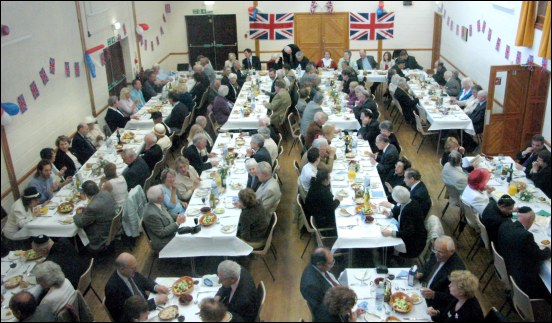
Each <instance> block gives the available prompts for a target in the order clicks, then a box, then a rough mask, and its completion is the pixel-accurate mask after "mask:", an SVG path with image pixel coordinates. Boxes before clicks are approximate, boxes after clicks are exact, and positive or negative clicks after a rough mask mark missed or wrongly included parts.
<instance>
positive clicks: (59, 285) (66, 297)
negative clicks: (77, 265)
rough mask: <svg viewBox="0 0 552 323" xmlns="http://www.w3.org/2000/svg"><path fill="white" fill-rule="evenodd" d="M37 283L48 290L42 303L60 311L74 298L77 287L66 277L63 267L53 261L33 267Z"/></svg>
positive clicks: (56, 311) (55, 311)
mask: <svg viewBox="0 0 552 323" xmlns="http://www.w3.org/2000/svg"><path fill="white" fill-rule="evenodd" d="M33 273H34V275H35V277H36V282H37V284H39V285H40V287H42V288H43V289H44V290H48V292H46V295H45V296H44V298H42V301H41V302H40V305H42V304H44V305H46V306H48V307H50V309H51V310H52V312H53V313H56V314H57V313H58V312H59V311H61V310H62V309H63V307H64V306H65V305H67V304H68V303H69V302H70V301H71V300H72V298H73V295H74V293H75V289H74V288H73V285H71V282H70V281H69V280H68V279H67V278H65V274H64V273H63V271H62V270H61V267H60V266H59V265H58V264H56V263H55V262H53V261H45V262H43V263H41V264H38V265H36V267H35V268H34V269H33Z"/></svg>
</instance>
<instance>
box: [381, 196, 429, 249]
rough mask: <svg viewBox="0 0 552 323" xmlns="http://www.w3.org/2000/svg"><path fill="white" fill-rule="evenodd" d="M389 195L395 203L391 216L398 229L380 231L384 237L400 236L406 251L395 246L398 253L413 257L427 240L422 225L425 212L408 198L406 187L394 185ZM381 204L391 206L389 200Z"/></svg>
mask: <svg viewBox="0 0 552 323" xmlns="http://www.w3.org/2000/svg"><path fill="white" fill-rule="evenodd" d="M391 197H392V198H393V200H394V201H396V202H397V205H395V206H393V208H392V209H391V214H390V215H391V216H392V217H394V218H395V219H396V220H397V221H398V222H399V227H398V230H396V231H395V230H391V229H385V230H383V231H382V232H381V234H382V235H383V236H384V237H391V236H393V237H397V238H402V239H403V241H404V245H405V247H406V252H404V250H401V248H399V247H396V250H397V251H398V252H399V255H400V256H402V257H405V258H415V257H418V256H419V255H420V253H421V252H422V251H423V250H424V247H425V245H426V240H427V230H426V228H425V226H424V219H425V214H423V212H422V211H421V208H420V205H419V204H418V202H416V201H415V200H412V199H411V198H410V191H409V190H408V189H407V188H406V187H402V186H395V187H394V188H393V191H392V192H391ZM380 204H381V205H383V206H386V207H390V206H392V205H391V204H390V203H389V202H381V203H380Z"/></svg>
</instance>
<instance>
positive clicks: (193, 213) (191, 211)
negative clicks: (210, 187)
mask: <svg viewBox="0 0 552 323" xmlns="http://www.w3.org/2000/svg"><path fill="white" fill-rule="evenodd" d="M186 213H187V214H188V215H189V216H196V215H198V214H199V209H196V208H190V209H188V210H186Z"/></svg>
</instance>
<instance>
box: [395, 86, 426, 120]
mask: <svg viewBox="0 0 552 323" xmlns="http://www.w3.org/2000/svg"><path fill="white" fill-rule="evenodd" d="M395 99H397V101H398V102H399V104H400V105H401V108H402V112H403V115H404V120H405V121H406V122H408V123H409V124H410V125H412V126H414V125H415V124H416V118H415V117H414V112H415V111H416V113H418V103H419V102H420V100H419V99H418V98H417V97H414V96H413V95H411V94H410V92H409V89H408V85H407V84H406V81H405V80H403V79H401V80H400V81H399V86H398V87H397V89H396V90H395Z"/></svg>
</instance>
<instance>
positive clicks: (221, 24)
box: [213, 15, 239, 70]
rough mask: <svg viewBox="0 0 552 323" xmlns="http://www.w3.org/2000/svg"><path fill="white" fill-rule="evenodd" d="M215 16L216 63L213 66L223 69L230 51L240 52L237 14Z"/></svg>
mask: <svg viewBox="0 0 552 323" xmlns="http://www.w3.org/2000/svg"><path fill="white" fill-rule="evenodd" d="M214 18H215V21H214V30H215V43H214V44H215V63H213V67H214V68H215V69H216V70H221V69H222V68H223V67H224V62H225V61H226V60H227V59H228V53H235V54H236V55H238V54H239V53H238V52H237V51H238V34H237V28H236V15H216V16H215V17H214Z"/></svg>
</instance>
